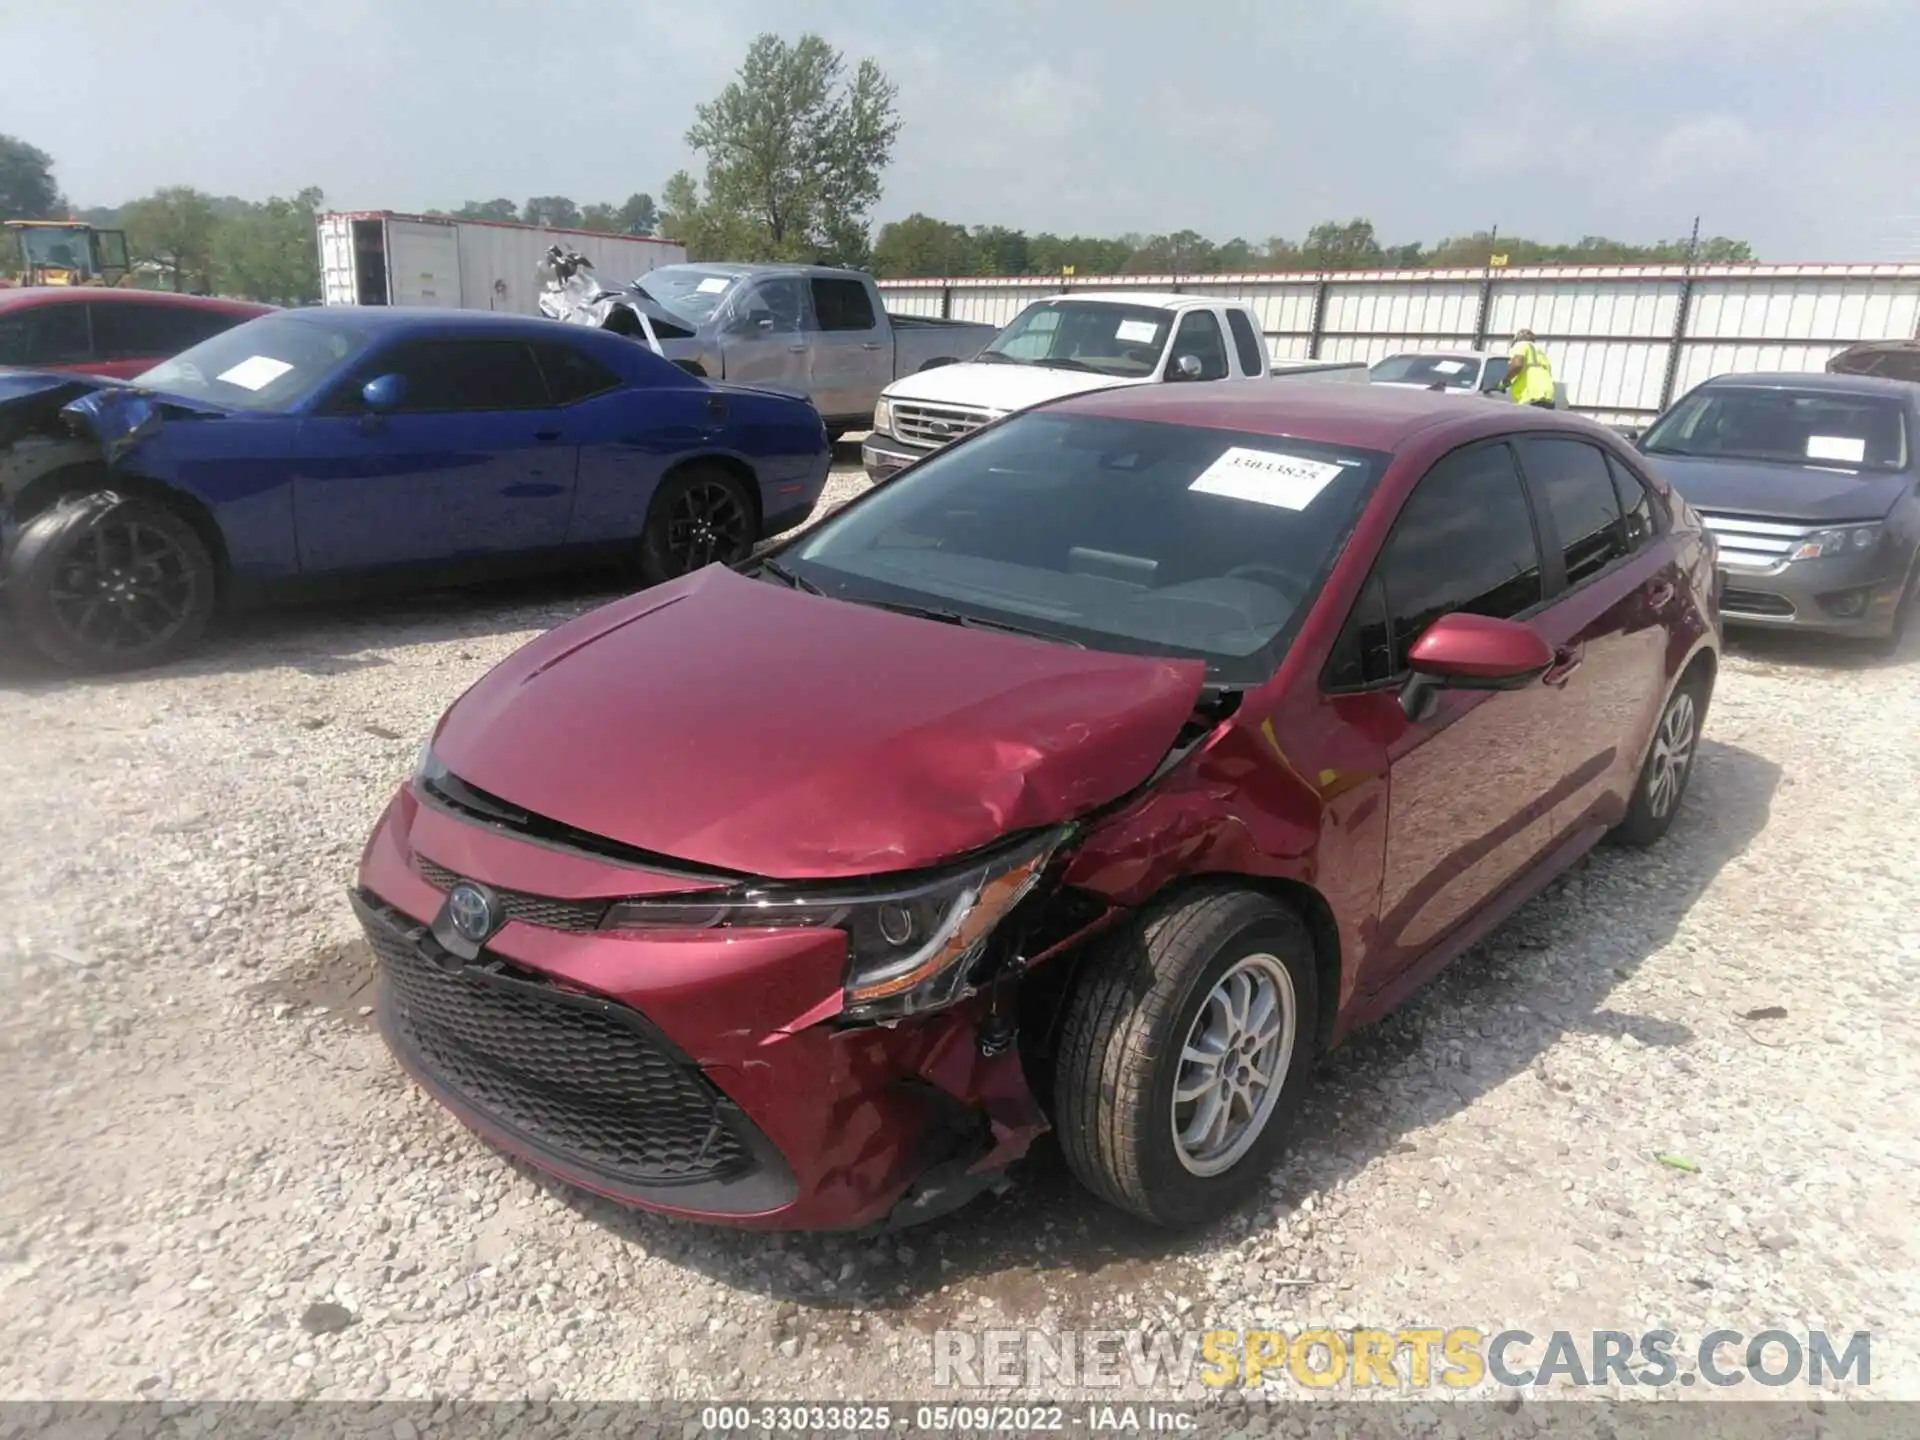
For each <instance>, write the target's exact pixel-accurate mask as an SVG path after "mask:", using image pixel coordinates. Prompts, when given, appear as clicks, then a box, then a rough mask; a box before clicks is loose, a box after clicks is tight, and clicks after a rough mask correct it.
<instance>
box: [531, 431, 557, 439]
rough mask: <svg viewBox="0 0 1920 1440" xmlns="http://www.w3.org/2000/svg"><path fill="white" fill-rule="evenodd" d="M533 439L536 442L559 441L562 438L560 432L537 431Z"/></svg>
mask: <svg viewBox="0 0 1920 1440" xmlns="http://www.w3.org/2000/svg"><path fill="white" fill-rule="evenodd" d="M533 438H534V439H536V440H558V439H559V438H560V432H559V431H558V430H536V431H534V432H533Z"/></svg>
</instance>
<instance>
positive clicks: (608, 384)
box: [533, 340, 620, 405]
mask: <svg viewBox="0 0 1920 1440" xmlns="http://www.w3.org/2000/svg"><path fill="white" fill-rule="evenodd" d="M533 352H534V356H535V358H537V359H538V360H539V362H540V369H541V371H542V373H544V374H545V375H546V377H547V391H548V393H549V394H550V395H552V397H553V403H554V404H556V405H571V404H573V403H574V402H575V401H577V400H586V399H590V398H591V397H593V396H595V395H604V394H605V393H606V392H607V391H609V390H614V389H618V388H619V385H620V377H619V376H618V375H616V374H614V373H613V372H612V371H611V370H609V369H607V367H606V366H604V365H602V364H601V363H600V362H599V361H598V360H596V359H594V358H593V357H592V356H591V355H583V354H582V353H581V352H580V351H578V350H576V349H574V348H573V346H571V345H559V344H555V343H554V342H552V341H550V340H549V341H542V342H541V343H540V344H538V345H536V346H534V347H533Z"/></svg>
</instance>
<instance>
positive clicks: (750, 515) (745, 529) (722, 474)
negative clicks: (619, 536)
mask: <svg viewBox="0 0 1920 1440" xmlns="http://www.w3.org/2000/svg"><path fill="white" fill-rule="evenodd" d="M759 538H760V522H759V517H758V514H757V512H756V511H755V510H754V506H753V497H752V496H751V495H750V494H749V493H748V492H747V487H746V485H745V484H743V483H742V482H741V480H740V477H739V476H737V475H735V474H734V473H733V472H732V471H731V470H728V469H725V468H724V467H722V466H719V465H713V464H694V465H689V466H687V467H686V468H684V469H681V470H676V471H674V472H673V473H672V474H671V475H669V476H667V478H666V479H665V480H663V481H661V482H660V488H659V489H658V490H656V491H654V493H653V502H652V504H650V505H649V506H648V507H647V528H646V530H645V531H644V532H642V534H641V536H640V577H641V579H642V580H644V581H645V582H646V583H647V584H649V585H658V584H659V583H660V582H661V581H663V580H672V579H675V578H677V577H679V576H681V575H686V574H689V573H690V572H692V571H695V570H699V569H702V568H703V567H705V566H707V565H712V564H715V563H718V564H722V565H730V564H733V563H734V562H735V561H738V560H744V559H746V558H747V556H748V555H750V554H752V553H753V545H754V541H756V540H758V539H759Z"/></svg>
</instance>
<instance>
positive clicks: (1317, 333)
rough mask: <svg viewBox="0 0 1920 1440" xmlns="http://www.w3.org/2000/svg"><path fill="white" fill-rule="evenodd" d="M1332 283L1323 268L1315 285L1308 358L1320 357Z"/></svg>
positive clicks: (1308, 339) (1308, 333)
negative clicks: (1328, 294)
mask: <svg viewBox="0 0 1920 1440" xmlns="http://www.w3.org/2000/svg"><path fill="white" fill-rule="evenodd" d="M1331 283H1332V282H1331V281H1330V280H1328V279H1327V272H1326V271H1324V270H1322V271H1321V272H1320V280H1319V283H1317V284H1316V285H1315V286H1314V287H1313V318H1312V320H1311V321H1309V323H1308V326H1307V358H1308V359H1309V360H1318V359H1319V358H1320V341H1321V339H1322V338H1324V331H1323V330H1322V329H1321V327H1322V325H1324V324H1325V322H1326V317H1327V286H1328V285H1330V284H1331Z"/></svg>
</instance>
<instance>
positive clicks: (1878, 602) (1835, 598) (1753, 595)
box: [1720, 544, 1907, 637]
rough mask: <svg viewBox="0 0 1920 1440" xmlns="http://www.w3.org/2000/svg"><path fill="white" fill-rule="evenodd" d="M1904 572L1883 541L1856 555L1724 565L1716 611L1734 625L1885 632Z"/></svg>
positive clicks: (1855, 633)
mask: <svg viewBox="0 0 1920 1440" xmlns="http://www.w3.org/2000/svg"><path fill="white" fill-rule="evenodd" d="M1906 573H1907V572H1906V566H1905V564H1904V563H1902V561H1901V560H1900V559H1899V558H1897V557H1895V556H1893V555H1892V554H1890V553H1889V552H1888V549H1887V547H1886V546H1885V545H1884V544H1882V545H1881V546H1880V547H1878V548H1877V549H1875V550H1874V551H1872V552H1870V553H1867V554H1862V555H1858V556H1854V555H1836V556H1822V557H1820V558H1818V559H1813V560H1794V561H1789V562H1787V563H1785V564H1782V565H1776V566H1773V567H1771V568H1769V569H1766V570H1753V569H1745V568H1736V567H1733V566H1728V565H1724V564H1723V565H1722V566H1721V568H1720V576H1721V592H1720V614H1721V618H1722V620H1723V621H1724V622H1725V623H1726V624H1728V625H1732V626H1752V627H1755V628H1762V627H1764V628H1768V629H1784V630H1808V631H1818V632H1820V633H1822V634H1832V635H1852V636H1861V637H1877V636H1884V635H1886V634H1888V633H1889V632H1890V631H1891V629H1892V628H1893V620H1894V611H1895V609H1896V607H1897V606H1898V604H1899V600H1900V590H1901V586H1902V585H1903V583H1904V582H1905V580H1906Z"/></svg>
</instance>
